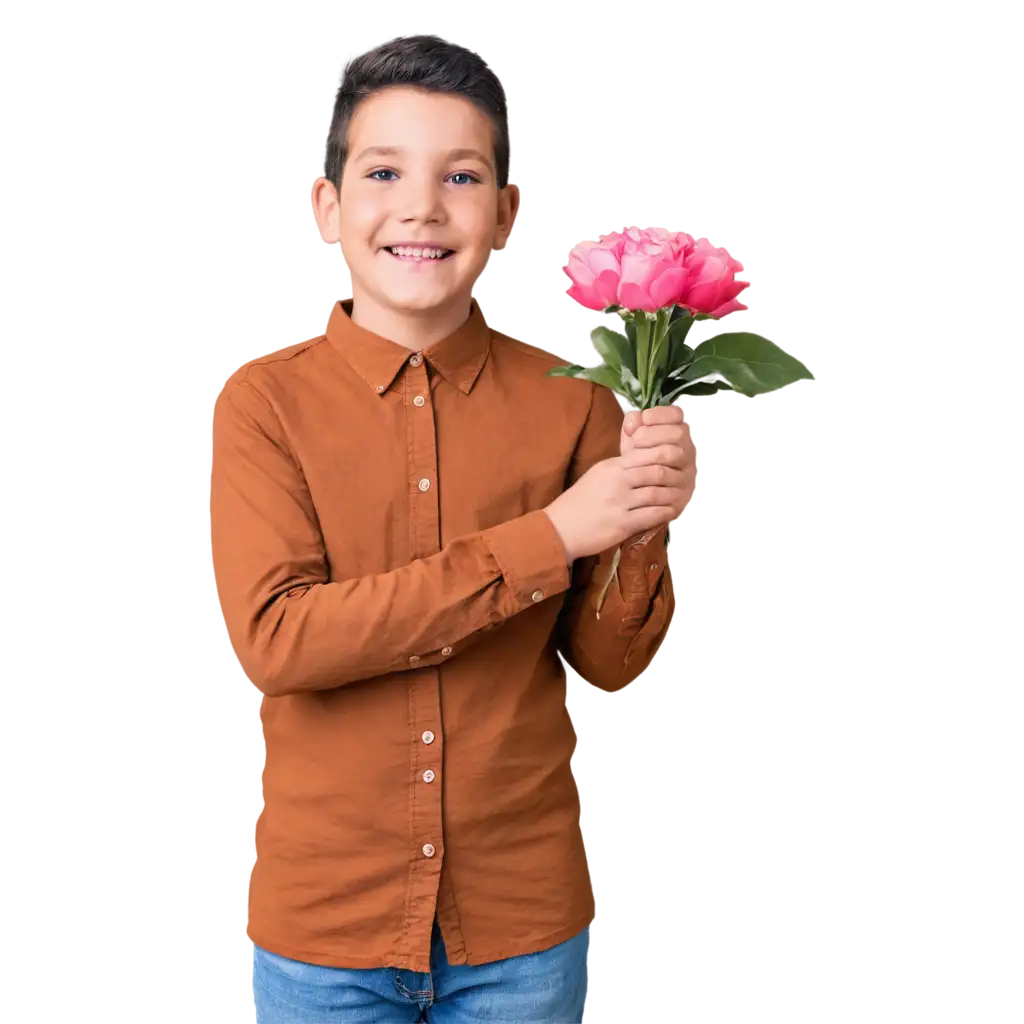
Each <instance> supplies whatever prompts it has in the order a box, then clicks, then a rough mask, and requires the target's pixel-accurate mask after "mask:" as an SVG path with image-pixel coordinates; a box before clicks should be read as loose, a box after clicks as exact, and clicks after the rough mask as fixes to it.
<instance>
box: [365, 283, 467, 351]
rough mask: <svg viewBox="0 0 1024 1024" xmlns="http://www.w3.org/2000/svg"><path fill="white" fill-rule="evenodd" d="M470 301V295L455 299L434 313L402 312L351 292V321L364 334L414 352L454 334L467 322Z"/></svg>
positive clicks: (430, 310) (425, 311)
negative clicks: (371, 333) (370, 332)
mask: <svg viewBox="0 0 1024 1024" xmlns="http://www.w3.org/2000/svg"><path fill="white" fill-rule="evenodd" d="M471 299H472V296H470V295H458V296H456V297H455V298H454V299H452V300H451V302H448V303H445V304H444V305H443V306H438V307H436V308H434V309H428V310H402V309H395V308H394V307H393V306H387V305H385V304H383V303H381V302H379V301H377V300H375V299H374V298H373V296H370V295H367V294H366V293H365V292H360V291H356V290H355V289H353V299H352V314H351V320H352V322H353V323H355V324H358V325H359V326H360V327H362V328H364V329H365V330H367V331H372V332H373V333H374V334H379V335H380V336H381V337H383V338H387V339H388V340H389V341H393V342H395V343H396V344H398V345H404V346H405V347H406V348H408V349H412V350H413V351H417V352H418V351H420V350H422V349H425V348H429V347H430V346H431V345H432V344H433V343H434V342H435V341H440V340H441V339H442V338H447V337H448V335H449V334H454V333H455V331H457V330H458V329H459V328H460V327H461V326H462V325H463V324H464V323H465V322H466V320H467V319H468V318H469V314H470V311H471Z"/></svg>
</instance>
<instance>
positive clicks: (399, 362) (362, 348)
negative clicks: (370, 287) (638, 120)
mask: <svg viewBox="0 0 1024 1024" xmlns="http://www.w3.org/2000/svg"><path fill="white" fill-rule="evenodd" d="M353 302H354V299H339V300H338V301H337V302H335V304H334V308H333V309H332V310H331V316H330V319H329V320H328V321H327V340H328V341H329V342H330V343H331V345H332V346H333V347H334V349H335V350H336V351H338V352H340V353H341V355H343V356H344V357H345V359H346V360H347V361H348V363H349V364H350V365H351V366H352V368H353V369H354V370H355V371H356V372H357V373H358V374H359V376H360V377H362V378H363V380H365V381H366V383H367V384H369V385H370V387H371V388H372V389H373V390H374V391H375V392H377V393H378V394H383V393H384V392H386V391H387V389H388V388H389V387H390V386H391V384H392V382H393V381H394V379H395V377H397V376H398V371H399V370H401V369H402V367H403V366H404V365H405V363H406V360H407V359H409V357H410V356H412V355H413V350H412V349H408V348H406V347H405V346H404V345H400V344H398V342H396V341H391V340H390V338H385V337H384V336H383V335H381V334H375V333H374V332H373V331H369V330H367V329H366V328H365V327H362V326H360V325H359V324H357V323H355V321H353V319H352V304H353ZM490 344H491V331H490V328H489V327H488V326H487V323H486V321H485V320H484V315H483V312H482V311H481V309H480V304H479V303H478V302H477V300H476V299H475V298H471V299H470V313H469V318H468V319H467V320H466V321H464V322H463V324H462V325H461V326H460V327H458V328H456V329H455V330H454V331H453V332H452V333H451V334H449V335H448V336H447V337H445V338H441V339H440V340H439V341H435V342H434V343H433V344H432V345H430V346H429V347H427V348H424V349H421V350H420V351H421V354H422V355H423V357H424V358H425V359H426V360H427V362H428V363H430V365H431V366H432V367H433V368H434V369H435V370H437V372H438V373H440V374H441V375H442V376H443V377H444V378H445V380H447V381H448V382H449V383H450V384H452V385H453V386H455V387H457V388H458V389H459V390H460V391H461V392H462V393H463V394H466V395H468V394H469V393H470V391H472V389H473V385H474V383H475V382H476V379H477V376H478V375H479V373H480V370H481V368H482V367H483V365H484V362H485V361H486V360H487V353H488V351H489V349H490Z"/></svg>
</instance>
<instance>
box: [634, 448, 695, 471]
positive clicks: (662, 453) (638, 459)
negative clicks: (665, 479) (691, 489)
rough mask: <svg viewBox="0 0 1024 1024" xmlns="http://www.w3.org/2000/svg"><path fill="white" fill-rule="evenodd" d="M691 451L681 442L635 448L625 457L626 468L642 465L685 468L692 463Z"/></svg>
mask: <svg viewBox="0 0 1024 1024" xmlns="http://www.w3.org/2000/svg"><path fill="white" fill-rule="evenodd" d="M690 461H691V460H690V453H689V450H688V449H686V447H683V446H682V445H680V444H658V445H656V446H654V447H649V449H634V450H633V451H632V452H629V453H628V454H627V455H626V456H624V457H623V466H624V467H625V468H626V469H638V468H640V467H642V466H670V467H674V468H676V469H685V468H686V467H687V466H689V465H690Z"/></svg>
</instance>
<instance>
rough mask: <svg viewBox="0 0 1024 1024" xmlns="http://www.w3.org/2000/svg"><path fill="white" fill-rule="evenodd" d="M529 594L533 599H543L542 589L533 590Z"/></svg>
mask: <svg viewBox="0 0 1024 1024" xmlns="http://www.w3.org/2000/svg"><path fill="white" fill-rule="evenodd" d="M530 596H531V597H532V598H533V599H534V601H543V600H544V591H543V590H535V591H534V592H533V593H532V594H531V595H530Z"/></svg>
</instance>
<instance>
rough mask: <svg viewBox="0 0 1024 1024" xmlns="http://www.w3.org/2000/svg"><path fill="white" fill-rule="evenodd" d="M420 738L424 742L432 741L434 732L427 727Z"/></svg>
mask: <svg viewBox="0 0 1024 1024" xmlns="http://www.w3.org/2000/svg"><path fill="white" fill-rule="evenodd" d="M422 739H423V742H424V743H433V742H434V734H433V733H432V732H431V731H430V730H429V729H427V731H426V732H425V733H424V734H423V737H422Z"/></svg>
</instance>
